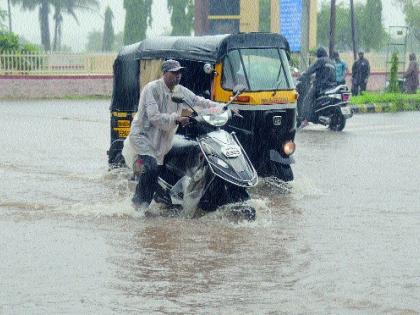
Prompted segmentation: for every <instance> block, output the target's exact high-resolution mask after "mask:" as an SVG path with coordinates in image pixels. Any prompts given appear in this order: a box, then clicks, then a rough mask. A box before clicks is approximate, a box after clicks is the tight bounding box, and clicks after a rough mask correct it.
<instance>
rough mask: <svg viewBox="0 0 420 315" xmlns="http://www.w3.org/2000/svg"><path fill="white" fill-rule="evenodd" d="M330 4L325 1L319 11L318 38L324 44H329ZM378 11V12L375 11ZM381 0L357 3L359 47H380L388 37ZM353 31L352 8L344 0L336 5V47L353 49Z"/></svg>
mask: <svg viewBox="0 0 420 315" xmlns="http://www.w3.org/2000/svg"><path fill="white" fill-rule="evenodd" d="M330 10H331V8H330V4H329V3H327V2H323V3H322V5H321V10H320V11H319V12H318V25H317V40H318V43H319V44H320V45H322V46H328V38H329V30H330V23H329V21H330ZM375 12H376V13H375ZM381 17H382V2H381V0H367V2H366V5H364V4H362V3H360V2H359V3H356V4H355V19H356V21H357V23H356V34H358V36H357V42H356V44H357V47H362V48H363V49H365V50H370V49H379V48H381V44H382V43H383V41H384V39H385V38H386V33H385V30H384V28H383V25H382V22H381V19H382V18H381ZM351 34H352V31H351V14H350V8H349V7H348V6H347V5H345V4H344V3H343V2H340V3H339V4H337V5H336V37H335V43H336V45H335V46H336V49H337V50H351V49H352V36H351Z"/></svg>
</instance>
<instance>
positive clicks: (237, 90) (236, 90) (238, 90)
mask: <svg viewBox="0 0 420 315" xmlns="http://www.w3.org/2000/svg"><path fill="white" fill-rule="evenodd" d="M245 90H246V86H244V85H242V84H237V85H235V86H234V87H233V91H232V92H233V95H236V94H241V93H242V92H243V91H245Z"/></svg>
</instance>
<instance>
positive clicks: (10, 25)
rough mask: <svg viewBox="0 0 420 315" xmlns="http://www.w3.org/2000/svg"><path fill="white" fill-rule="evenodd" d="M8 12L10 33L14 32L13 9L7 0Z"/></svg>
mask: <svg viewBox="0 0 420 315" xmlns="http://www.w3.org/2000/svg"><path fill="white" fill-rule="evenodd" d="M7 11H8V15H9V32H10V33H11V32H12V9H11V6H10V0H7Z"/></svg>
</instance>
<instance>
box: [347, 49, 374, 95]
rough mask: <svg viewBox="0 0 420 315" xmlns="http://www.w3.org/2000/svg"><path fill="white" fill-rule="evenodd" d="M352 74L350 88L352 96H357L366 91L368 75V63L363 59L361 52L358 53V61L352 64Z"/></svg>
mask: <svg viewBox="0 0 420 315" xmlns="http://www.w3.org/2000/svg"><path fill="white" fill-rule="evenodd" d="M351 72H352V88H351V92H352V93H353V95H358V94H359V93H361V92H364V91H366V85H367V82H368V78H369V75H370V65H369V61H368V60H367V59H366V58H365V57H364V53H363V52H362V51H360V52H359V59H357V60H356V61H355V62H354V63H353V67H352V68H351Z"/></svg>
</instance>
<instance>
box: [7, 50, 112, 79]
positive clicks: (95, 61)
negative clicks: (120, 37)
mask: <svg viewBox="0 0 420 315" xmlns="http://www.w3.org/2000/svg"><path fill="white" fill-rule="evenodd" d="M116 56H117V54H116V53H103V54H102V53H95V54H90V53H89V54H87V53H45V52H28V53H22V52H14V51H9V52H4V51H3V52H0V75H112V65H113V62H114V60H115V57H116Z"/></svg>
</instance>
